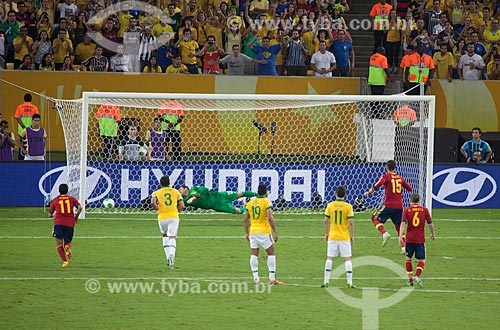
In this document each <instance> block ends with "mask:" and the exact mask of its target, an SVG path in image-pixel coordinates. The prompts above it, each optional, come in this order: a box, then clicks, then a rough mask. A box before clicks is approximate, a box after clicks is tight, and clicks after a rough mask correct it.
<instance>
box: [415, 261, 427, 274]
mask: <svg viewBox="0 0 500 330" xmlns="http://www.w3.org/2000/svg"><path fill="white" fill-rule="evenodd" d="M424 266H425V261H423V260H420V261H419V262H418V264H417V271H416V272H415V276H418V277H420V275H421V274H422V271H423V270H424Z"/></svg>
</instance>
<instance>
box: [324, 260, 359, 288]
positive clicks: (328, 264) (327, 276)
mask: <svg viewBox="0 0 500 330" xmlns="http://www.w3.org/2000/svg"><path fill="white" fill-rule="evenodd" d="M332 263H333V260H330V259H326V262H325V279H324V281H323V283H329V282H330V272H331V270H332ZM344 266H345V276H346V278H347V284H351V285H352V261H351V260H349V261H344Z"/></svg>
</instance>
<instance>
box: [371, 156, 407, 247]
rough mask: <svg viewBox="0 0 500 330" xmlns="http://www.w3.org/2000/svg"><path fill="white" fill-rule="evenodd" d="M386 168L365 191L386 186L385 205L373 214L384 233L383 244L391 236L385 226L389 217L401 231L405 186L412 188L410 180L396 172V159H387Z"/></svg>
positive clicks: (375, 221)
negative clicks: (407, 180) (378, 178)
mask: <svg viewBox="0 0 500 330" xmlns="http://www.w3.org/2000/svg"><path fill="white" fill-rule="evenodd" d="M385 169H386V171H387V173H385V174H384V175H382V177H381V178H380V180H378V181H377V183H375V184H374V185H373V187H372V188H370V190H368V191H367V192H366V193H365V195H370V194H373V192H374V191H375V190H376V189H377V188H379V187H380V186H384V192H385V200H384V206H382V207H381V208H380V209H378V210H377V211H376V212H375V213H373V215H372V222H373V224H374V225H375V228H377V230H378V231H379V232H380V233H381V234H382V246H385V244H386V243H387V241H388V240H389V238H391V234H389V233H388V232H386V230H385V228H384V223H385V222H386V221H387V219H391V221H392V223H393V224H394V227H395V228H396V232H397V233H399V227H400V225H401V215H402V214H403V188H405V189H406V190H408V191H411V190H412V189H411V186H410V185H409V184H408V182H406V181H405V179H403V178H402V177H401V176H399V175H398V174H397V173H396V171H395V170H396V162H395V161H394V160H389V161H387V163H386V165H385ZM401 253H404V245H402V246H401Z"/></svg>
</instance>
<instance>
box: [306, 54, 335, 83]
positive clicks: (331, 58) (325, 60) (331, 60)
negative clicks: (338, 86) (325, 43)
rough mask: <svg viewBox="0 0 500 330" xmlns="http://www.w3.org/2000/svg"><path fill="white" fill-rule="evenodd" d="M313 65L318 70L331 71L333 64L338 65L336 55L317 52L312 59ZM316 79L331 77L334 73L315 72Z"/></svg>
mask: <svg viewBox="0 0 500 330" xmlns="http://www.w3.org/2000/svg"><path fill="white" fill-rule="evenodd" d="M311 63H312V64H314V65H315V66H316V69H318V70H321V69H327V70H329V69H330V67H331V66H332V64H335V63H337V62H336V61H335V55H333V54H332V53H330V52H329V51H326V52H325V53H324V54H322V53H321V51H317V52H316V53H314V54H313V56H312V57H311ZM314 76H315V77H331V76H332V73H331V72H327V73H319V72H316V71H315V72H314Z"/></svg>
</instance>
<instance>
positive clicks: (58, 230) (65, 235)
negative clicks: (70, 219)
mask: <svg viewBox="0 0 500 330" xmlns="http://www.w3.org/2000/svg"><path fill="white" fill-rule="evenodd" d="M74 230H75V228H73V227H69V226H64V225H54V234H53V235H52V236H54V237H55V238H58V239H63V240H64V242H65V243H71V241H72V240H73V232H74Z"/></svg>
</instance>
